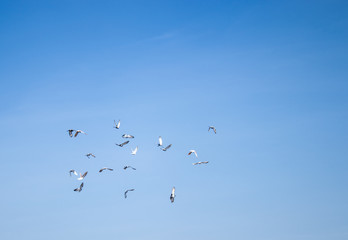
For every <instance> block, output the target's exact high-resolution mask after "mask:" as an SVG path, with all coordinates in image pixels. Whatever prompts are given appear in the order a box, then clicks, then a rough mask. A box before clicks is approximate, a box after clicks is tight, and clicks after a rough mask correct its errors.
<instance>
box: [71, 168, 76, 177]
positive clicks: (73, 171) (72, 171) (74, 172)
mask: <svg viewBox="0 0 348 240" xmlns="http://www.w3.org/2000/svg"><path fill="white" fill-rule="evenodd" d="M71 173H73V174H75V175H76V176H77V172H76V171H75V170H74V169H71V170H70V171H69V174H70V176H71Z"/></svg>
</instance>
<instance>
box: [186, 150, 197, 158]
mask: <svg viewBox="0 0 348 240" xmlns="http://www.w3.org/2000/svg"><path fill="white" fill-rule="evenodd" d="M192 153H194V154H195V155H196V157H198V156H197V153H196V151H195V150H190V152H189V153H188V155H191V154H192Z"/></svg>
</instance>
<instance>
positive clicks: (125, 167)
mask: <svg viewBox="0 0 348 240" xmlns="http://www.w3.org/2000/svg"><path fill="white" fill-rule="evenodd" d="M127 168H131V169H133V170H136V169H135V168H134V167H132V166H124V168H123V169H124V170H126V169H127Z"/></svg>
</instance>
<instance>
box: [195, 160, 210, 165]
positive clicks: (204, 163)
mask: <svg viewBox="0 0 348 240" xmlns="http://www.w3.org/2000/svg"><path fill="white" fill-rule="evenodd" d="M207 163H208V161H206V162H196V163H192V165H197V164H207Z"/></svg>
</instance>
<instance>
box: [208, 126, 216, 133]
mask: <svg viewBox="0 0 348 240" xmlns="http://www.w3.org/2000/svg"><path fill="white" fill-rule="evenodd" d="M210 129H213V131H214V133H215V134H216V128H215V127H214V126H209V128H208V131H209V130H210Z"/></svg>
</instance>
